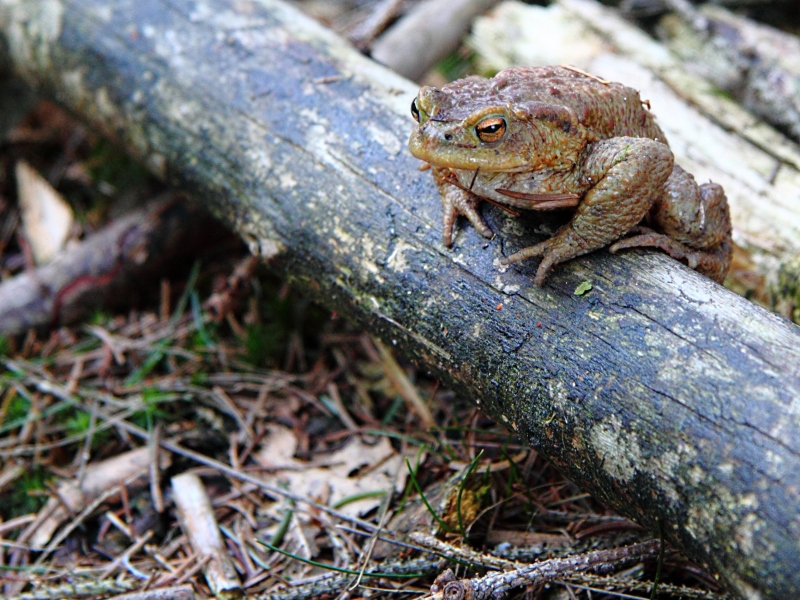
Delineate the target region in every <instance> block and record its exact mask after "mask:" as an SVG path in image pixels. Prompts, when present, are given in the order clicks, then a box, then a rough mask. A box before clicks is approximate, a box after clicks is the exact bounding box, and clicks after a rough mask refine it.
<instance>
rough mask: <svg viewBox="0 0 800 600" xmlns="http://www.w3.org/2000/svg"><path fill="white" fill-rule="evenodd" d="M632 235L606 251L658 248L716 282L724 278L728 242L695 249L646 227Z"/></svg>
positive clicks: (727, 260) (637, 229) (726, 266)
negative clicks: (715, 246) (710, 247)
mask: <svg viewBox="0 0 800 600" xmlns="http://www.w3.org/2000/svg"><path fill="white" fill-rule="evenodd" d="M634 233H636V235H634V236H633V237H629V238H625V239H622V240H620V241H618V242H616V243H615V244H613V245H612V246H610V247H609V249H608V251H609V252H611V253H612V254H616V253H617V252H618V251H619V250H624V249H625V248H640V247H651V248H658V249H659V250H663V251H664V252H666V253H667V254H669V255H670V256H671V257H672V258H674V259H677V260H684V261H686V264H687V265H688V266H689V267H690V268H692V269H695V270H696V271H698V272H699V273H702V274H703V275H705V276H706V277H710V278H711V279H713V280H714V281H716V282H717V283H722V282H723V281H724V280H725V275H726V274H727V272H728V264H729V263H730V252H731V246H730V243H729V242H727V241H724V242H723V243H722V244H720V246H719V247H717V248H716V249H713V250H696V249H695V248H690V247H689V246H687V245H686V244H682V243H681V242H679V241H677V240H676V239H674V238H671V237H669V236H667V235H664V234H663V233H656V232H655V231H653V230H652V229H648V228H647V227H636V228H635V229H634Z"/></svg>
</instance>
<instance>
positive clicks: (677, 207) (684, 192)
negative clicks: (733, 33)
mask: <svg viewBox="0 0 800 600" xmlns="http://www.w3.org/2000/svg"><path fill="white" fill-rule="evenodd" d="M650 224H651V225H652V227H653V229H654V230H655V231H653V230H649V229H646V228H640V229H641V231H638V232H636V235H634V236H632V237H629V238H625V239H624V240H620V241H619V242H617V243H616V244H614V245H613V246H611V247H610V248H609V251H611V252H617V251H618V250H622V249H623V248H633V247H637V246H651V247H656V248H659V249H661V250H663V251H664V252H666V253H667V254H669V255H670V256H671V257H673V258H676V259H678V260H685V261H686V263H687V264H688V265H689V266H690V267H691V268H692V269H696V270H697V271H698V272H700V273H702V274H703V275H706V276H707V277H710V278H711V279H713V280H714V281H717V282H718V283H722V282H723V281H724V280H725V275H726V274H727V273H728V267H729V266H730V262H731V251H732V243H731V220H730V211H729V209H728V200H727V198H726V197H725V192H724V191H723V190H722V187H721V186H720V185H718V184H716V183H704V184H703V185H700V186H698V185H697V183H696V182H695V180H694V177H692V176H691V175H690V174H689V173H687V172H686V171H684V170H683V169H682V168H681V167H679V166H678V165H675V168H674V169H673V171H672V174H671V175H670V177H669V179H668V180H667V183H666V184H665V186H664V193H663V195H662V196H660V197H659V198H658V200H657V201H656V203H655V204H654V205H653V208H652V210H651V212H650Z"/></svg>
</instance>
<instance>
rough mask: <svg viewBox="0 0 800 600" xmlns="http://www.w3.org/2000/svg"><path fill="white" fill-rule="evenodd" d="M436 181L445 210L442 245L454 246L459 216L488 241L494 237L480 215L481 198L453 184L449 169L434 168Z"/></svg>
mask: <svg viewBox="0 0 800 600" xmlns="http://www.w3.org/2000/svg"><path fill="white" fill-rule="evenodd" d="M434 180H435V181H436V185H437V187H438V188H439V193H440V194H441V197H442V209H444V213H443V215H442V243H444V245H445V246H451V245H452V244H453V231H454V229H455V225H456V219H457V218H458V216H459V215H461V216H464V217H466V218H467V219H469V222H470V223H472V226H473V227H475V229H477V230H478V233H480V234H481V235H482V236H483V237H485V238H488V239H491V238H493V237H494V232H492V230H491V229H490V228H489V226H488V225H487V224H486V223H484V221H483V218H481V215H480V213H478V205H479V204H480V201H481V200H480V198H478V197H477V196H476V195H475V194H473V193H471V192H469V191H466V190H462V189H461V188H459V187H457V186H456V185H454V184H452V183H451V182H450V171H449V170H448V169H440V168H437V167H434Z"/></svg>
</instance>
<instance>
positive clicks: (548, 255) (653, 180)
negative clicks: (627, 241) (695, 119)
mask: <svg viewBox="0 0 800 600" xmlns="http://www.w3.org/2000/svg"><path fill="white" fill-rule="evenodd" d="M672 165H673V156H672V151H671V150H670V149H669V147H668V146H666V145H665V144H662V143H660V142H656V141H655V140H651V139H648V138H630V137H619V138H612V139H610V140H603V141H601V142H597V143H596V144H593V146H592V147H591V149H590V150H589V152H588V153H587V155H586V157H585V158H584V160H583V161H582V163H580V164H579V166H578V168H579V169H580V179H581V181H583V182H585V183H587V184H588V185H590V186H591V187H590V188H589V190H588V191H587V192H586V194H585V195H584V197H583V200H582V201H581V203H580V204H579V205H578V208H577V210H576V211H575V214H574V215H573V216H572V219H571V220H570V222H569V223H567V224H566V225H564V226H563V227H562V228H561V229H559V230H558V231H557V232H556V234H555V235H554V236H553V237H551V238H550V239H548V240H545V241H544V242H542V243H540V244H536V245H535V246H530V247H528V248H524V249H522V250H520V251H519V252H516V253H515V254H512V255H511V256H509V257H507V258H505V259H504V260H503V261H502V263H503V264H510V263H513V262H517V261H519V260H523V259H526V258H529V257H532V256H541V257H543V258H542V262H541V263H540V264H539V268H538V269H537V271H536V277H535V279H534V282H535V283H536V285H542V282H543V281H544V279H545V277H546V276H547V273H548V272H549V271H550V269H551V268H552V267H553V265H556V264H558V263H561V262H564V261H566V260H569V259H571V258H575V257H576V256H581V255H582V254H586V253H588V252H592V251H593V250H597V249H599V248H602V247H603V246H606V245H608V244H610V243H611V242H613V241H615V240H618V239H619V238H620V237H622V236H623V235H625V234H626V233H627V232H628V231H630V230H631V229H632V228H633V227H634V226H635V225H637V224H638V223H639V222H640V221H641V220H642V218H644V216H645V215H646V214H647V212H648V211H649V210H650V207H651V206H652V205H653V202H654V201H655V199H656V198H658V196H659V194H660V193H661V190H662V189H663V187H664V183H665V182H666V181H667V178H668V177H669V175H670V173H671V172H672Z"/></svg>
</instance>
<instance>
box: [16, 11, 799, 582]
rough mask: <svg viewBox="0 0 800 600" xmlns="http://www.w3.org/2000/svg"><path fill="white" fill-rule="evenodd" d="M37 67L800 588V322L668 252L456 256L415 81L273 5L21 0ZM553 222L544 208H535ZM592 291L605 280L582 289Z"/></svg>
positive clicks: (73, 102)
mask: <svg viewBox="0 0 800 600" xmlns="http://www.w3.org/2000/svg"><path fill="white" fill-rule="evenodd" d="M0 32H2V35H3V36H5V38H6V39H7V40H8V41H9V42H10V46H9V48H10V55H11V57H12V59H13V61H14V64H15V66H16V69H17V71H18V72H19V73H20V74H21V75H23V76H25V77H26V78H27V79H28V80H29V81H31V82H33V83H35V84H37V85H38V86H40V89H41V90H42V91H44V92H45V93H47V94H48V95H50V96H53V97H56V98H58V99H59V100H60V102H62V103H63V104H64V105H66V106H68V107H70V108H71V109H72V110H74V111H76V112H77V113H79V114H81V115H83V116H84V117H85V118H86V119H87V120H88V121H90V122H91V123H93V124H94V125H95V126H97V127H99V128H102V129H104V130H105V131H107V132H108V133H110V134H112V135H114V136H116V137H117V138H118V139H120V140H121V141H122V142H123V143H124V144H125V145H126V146H127V147H129V148H130V150H131V151H132V152H135V153H137V154H138V155H139V156H140V157H141V158H142V160H143V161H144V162H145V163H147V164H149V165H150V166H151V167H152V168H153V169H155V170H156V171H159V172H161V173H162V174H164V175H166V176H168V177H169V178H170V179H171V180H173V181H174V182H176V183H177V184H180V185H182V186H185V187H187V188H189V189H191V190H193V191H194V192H195V193H196V195H197V196H198V197H199V198H202V199H204V200H205V201H206V202H207V203H208V205H209V206H210V207H211V208H212V209H213V210H214V211H215V212H216V214H217V215H218V216H220V217H221V218H223V219H224V220H225V221H226V222H227V223H229V224H230V225H231V226H232V227H234V228H235V229H236V230H237V231H238V232H239V234H240V235H242V236H243V237H244V238H245V239H246V240H248V242H249V243H250V247H251V249H252V250H253V251H254V252H261V253H263V254H267V255H274V256H275V257H274V258H273V261H274V264H275V266H276V267H278V268H280V269H282V270H283V271H284V272H285V273H286V274H287V276H288V277H290V278H291V279H293V280H294V281H295V282H296V283H297V285H298V286H300V287H303V288H305V289H306V290H308V291H309V292H310V293H312V294H314V295H315V296H316V297H317V298H319V299H321V300H322V301H324V302H325V303H326V304H327V305H328V306H330V307H331V308H333V309H334V310H338V311H340V312H343V313H346V314H349V315H350V316H351V317H352V318H354V319H356V320H358V321H359V322H360V323H361V324H362V325H363V326H365V327H368V328H369V329H370V330H371V331H374V332H375V333H376V334H378V335H380V336H381V337H382V338H383V339H384V340H386V341H387V342H390V343H391V344H392V345H394V346H396V347H397V348H398V349H399V350H401V351H403V352H404V353H405V354H407V355H408V356H410V357H412V358H413V359H414V360H416V361H417V362H418V363H420V364H422V365H426V366H427V367H428V368H429V369H430V370H431V371H432V372H433V373H435V374H436V375H437V376H439V377H441V378H442V379H443V381H445V382H446V383H447V384H449V385H451V386H453V387H454V388H455V389H456V390H458V391H459V392H460V393H463V394H466V395H469V396H470V397H471V398H473V399H474V400H475V401H476V402H477V403H479V405H480V406H481V407H482V408H483V409H484V410H486V411H487V412H488V413H490V414H491V415H494V416H495V417H496V418H497V419H500V420H502V421H503V422H505V423H507V424H508V426H509V427H510V428H511V429H513V430H514V431H516V432H518V433H519V435H520V436H522V437H523V438H524V439H526V440H527V441H528V442H529V443H530V444H531V445H532V446H533V447H535V448H536V449H537V450H539V451H540V452H541V453H543V454H544V455H545V456H547V457H548V458H549V459H550V460H551V461H552V462H553V463H554V464H555V465H556V466H558V467H559V468H561V469H562V470H563V471H564V472H565V473H566V474H567V475H568V476H569V477H570V478H572V479H573V480H574V481H575V482H576V483H577V484H579V485H581V486H583V487H584V488H585V489H587V490H589V491H591V492H592V493H594V494H595V495H596V496H597V497H598V498H600V499H602V500H603V501H605V502H607V503H608V504H609V505H611V506H613V507H615V508H616V509H618V510H619V511H621V512H622V513H624V514H626V515H628V516H630V517H632V518H635V519H636V520H638V521H639V522H640V523H642V524H644V525H645V526H647V527H649V528H651V529H652V530H653V531H658V530H659V528H662V529H663V531H664V534H665V535H666V536H667V538H668V539H669V540H670V541H672V542H673V543H674V544H676V545H677V546H678V547H680V548H681V549H683V550H684V551H685V552H686V553H687V554H689V555H690V556H692V557H694V558H695V559H698V560H705V561H708V562H709V563H710V564H711V566H712V567H713V568H715V569H717V570H719V572H720V573H721V575H722V576H723V578H724V579H725V580H726V581H727V583H728V584H729V586H730V587H731V589H732V590H734V591H735V593H736V594H737V595H739V596H740V597H743V598H745V597H747V598H756V597H763V598H789V597H795V596H796V595H797V592H798V590H800V518H798V514H800V499H799V498H800V494H798V488H799V487H800V480H799V479H798V473H800V373H799V371H800V329H798V328H797V327H796V326H795V325H792V324H791V323H789V322H787V321H785V320H783V319H781V318H780V317H777V316H776V315H773V314H770V313H768V312H766V311H765V310H762V309H760V308H759V307H757V306H755V305H753V304H751V303H750V302H748V301H747V300H745V299H743V298H741V297H738V296H736V295H734V294H732V293H731V292H729V291H726V290H725V289H723V288H722V287H720V286H718V285H716V284H714V283H713V282H711V281H710V280H707V279H704V278H703V277H701V276H699V275H697V274H696V273H694V272H692V271H689V270H688V269H686V268H684V267H683V266H681V265H680V264H678V263H677V262H675V261H672V260H670V259H668V258H667V257H665V256H662V255H659V254H655V253H646V252H631V253H627V254H624V255H619V256H613V257H612V256H609V255H607V254H605V253H595V254H593V255H591V256H589V257H587V258H584V259H580V260H576V261H573V262H572V263H570V264H569V265H566V266H563V267H559V268H557V269H556V270H555V272H554V273H553V274H552V275H551V276H550V278H549V279H548V280H547V282H546V285H545V286H544V287H543V288H537V287H535V286H533V285H532V277H531V276H532V273H533V271H534V270H535V266H536V265H535V263H533V264H531V263H526V264H522V265H519V266H517V267H514V268H511V269H507V270H506V271H501V270H500V269H499V268H498V266H497V261H496V259H497V258H499V257H500V256H501V255H502V253H503V252H504V251H505V250H506V248H505V245H506V244H509V246H513V247H515V248H517V247H519V246H520V245H521V244H523V243H528V242H531V241H532V235H531V234H530V231H531V229H532V227H530V226H525V225H526V224H527V225H530V223H529V222H528V221H523V220H520V219H514V218H512V217H510V216H507V215H505V214H503V213H502V212H500V211H497V210H495V209H494V208H493V207H485V208H484V214H485V215H486V216H487V218H488V220H489V223H490V225H491V226H492V227H493V229H494V230H495V231H496V232H498V236H497V237H496V238H495V239H494V240H492V241H490V242H487V241H485V240H483V239H482V238H480V236H478V235H477V233H476V232H475V231H474V229H471V228H462V230H461V231H460V233H459V234H458V237H457V239H456V243H455V246H454V249H453V250H448V249H445V248H443V247H442V245H441V243H440V238H441V232H440V220H441V212H440V211H441V208H440V206H439V200H438V198H437V196H436V192H435V189H434V185H433V182H432V180H431V177H430V175H429V174H428V173H420V172H419V171H418V163H417V161H415V160H414V159H412V158H411V157H410V156H409V155H408V154H407V152H406V151H405V142H406V139H407V136H408V133H409V132H410V129H411V126H412V121H411V118H410V116H408V106H409V104H410V102H411V99H412V97H413V96H414V94H415V91H416V89H415V86H413V85H412V84H411V83H410V82H407V81H405V80H403V79H402V78H400V77H398V76H396V75H394V74H392V73H391V72H388V71H387V70H385V69H384V68H382V67H379V66H377V65H376V64H374V63H372V62H370V61H369V60H367V59H365V58H363V57H362V56H360V55H358V54H357V53H355V52H354V51H352V50H351V49H349V48H348V47H347V46H346V44H344V43H343V42H342V41H340V39H339V38H337V37H336V36H334V35H333V34H331V33H330V32H328V31H327V30H325V29H324V28H323V27H322V26H320V25H318V24H316V23H314V22H311V21H310V20H309V19H307V18H305V17H303V16H302V15H300V14H298V13H297V12H295V11H294V10H292V9H290V8H288V7H286V6H285V5H283V4H281V3H279V2H278V1H276V0H261V1H260V2H258V3H255V2H252V3H251V2H240V3H235V4H232V3H228V2H224V1H222V0H193V1H192V2H189V1H188V0H135V1H134V0H118V1H117V2H115V3H114V4H113V5H109V3H108V2H107V0H42V1H40V2H29V0H3V2H2V3H0ZM534 218H535V217H534ZM584 280H589V281H591V282H592V284H593V289H592V290H591V291H590V292H588V293H586V294H584V295H580V296H579V295H575V294H574V293H573V292H574V290H575V289H576V287H577V286H578V285H579V284H580V283H581V282H582V281H584Z"/></svg>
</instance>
